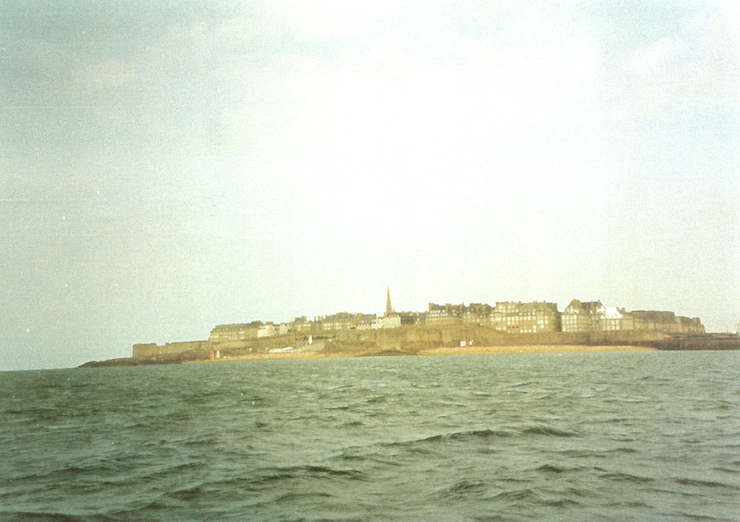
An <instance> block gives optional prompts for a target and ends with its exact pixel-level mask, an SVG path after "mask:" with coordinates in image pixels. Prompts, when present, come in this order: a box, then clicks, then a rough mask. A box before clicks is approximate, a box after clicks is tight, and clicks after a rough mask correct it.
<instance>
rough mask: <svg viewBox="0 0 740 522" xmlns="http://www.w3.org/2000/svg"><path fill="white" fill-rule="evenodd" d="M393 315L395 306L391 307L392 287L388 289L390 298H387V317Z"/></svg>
mask: <svg viewBox="0 0 740 522" xmlns="http://www.w3.org/2000/svg"><path fill="white" fill-rule="evenodd" d="M391 314H393V306H391V287H390V286H389V287H388V296H387V297H386V298H385V315H391Z"/></svg>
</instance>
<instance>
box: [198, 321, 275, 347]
mask: <svg viewBox="0 0 740 522" xmlns="http://www.w3.org/2000/svg"><path fill="white" fill-rule="evenodd" d="M262 326H264V325H263V323H262V321H253V322H251V323H247V324H244V323H240V324H220V325H218V326H216V327H215V328H214V329H213V330H211V334H210V336H209V337H208V342H209V343H211V344H223V343H233V342H235V341H244V340H247V339H256V338H257V337H259V331H260V328H261V327H262Z"/></svg>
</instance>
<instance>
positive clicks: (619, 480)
mask: <svg viewBox="0 0 740 522" xmlns="http://www.w3.org/2000/svg"><path fill="white" fill-rule="evenodd" d="M738 519H740V352H621V353H587V354H583V353H578V354H563V355H558V354H523V355H480V356H456V357H387V358H363V359H333V360H307V361H269V362H254V363H247V362H242V363H231V364H226V363H214V364H201V365H185V366H159V367H136V368H98V369H74V370H54V371H30V372H9V373H0V520H24V521H25V520H34V521H35V520H42V521H43V520H70V521H75V520H91V521H98V520H100V521H108V520H173V521H174V520H177V521H180V520H281V521H283V520H284V521H293V520H295V521H298V520H306V521H309V520H311V521H313V520H357V521H360V520H404V521H406V520H425V521H427V520H445V521H447V520H476V521H497V520H738Z"/></svg>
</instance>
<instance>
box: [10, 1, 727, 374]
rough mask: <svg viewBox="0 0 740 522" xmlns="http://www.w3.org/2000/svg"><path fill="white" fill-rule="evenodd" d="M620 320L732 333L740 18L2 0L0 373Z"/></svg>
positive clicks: (606, 7) (512, 5)
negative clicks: (462, 306)
mask: <svg viewBox="0 0 740 522" xmlns="http://www.w3.org/2000/svg"><path fill="white" fill-rule="evenodd" d="M389 286H390V289H391V293H392V297H393V305H394V308H395V309H396V310H398V311H401V310H407V311H423V310H426V309H427V307H428V303H430V302H434V303H440V304H442V303H456V304H457V303H463V302H464V303H466V304H467V303H471V302H478V303H480V302H482V303H489V304H495V302H496V301H523V302H526V301H533V300H539V301H549V302H555V303H557V304H558V308H559V309H560V310H561V311H562V310H563V309H564V308H565V307H566V306H567V305H568V303H569V302H570V300H571V299H574V298H577V299H581V300H596V299H600V300H601V301H602V302H603V303H604V305H606V306H619V307H625V308H627V310H646V309H654V310H671V311H674V312H676V313H677V314H679V315H685V316H689V317H697V316H698V317H700V318H701V319H702V322H703V323H704V324H705V326H706V327H707V330H708V331H719V332H723V331H726V330H728V329H729V330H730V331H733V332H734V331H735V330H736V329H737V328H738V323H740V8H738V7H736V6H735V4H734V3H733V2H730V1H728V2H721V1H669V0H668V1H663V0H661V1H647V0H641V1H622V0H619V1H616V0H615V1H606V0H605V1H590V2H586V1H561V2H544V1H513V0H512V1H502V2H478V1H473V0H470V1H453V0H449V1H443V0H440V1H434V0H427V1H415V0H393V1H385V0H379V1H374V2H333V1H328V0H303V1H300V2H298V1H295V2H293V1H287V0H269V1H268V0H265V1H260V0H253V1H246V2H231V1H221V2H219V1H195V0H193V1H178V0H173V1H168V2H148V1H122V2H108V1H99V0H87V1H80V0H70V1H67V2H51V1H22V0H11V1H9V0H0V299H2V302H1V304H0V370H23V369H39V368H59V367H71V366H76V365H79V364H81V363H83V362H85V361H89V360H103V359H110V358H114V357H127V356H130V354H131V347H132V344H133V343H137V342H157V343H160V344H163V343H165V342H173V341H184V340H200V339H207V338H208V334H209V331H210V330H211V329H212V328H213V327H214V326H215V325H217V324H227V323H241V322H250V321H254V320H262V321H275V322H283V321H289V320H291V319H292V318H294V317H297V316H302V315H306V316H308V317H309V318H312V317H314V316H320V315H326V314H331V313H336V312H342V311H348V312H360V311H362V312H365V313H379V314H380V313H383V311H384V309H385V298H386V288H387V287H389Z"/></svg>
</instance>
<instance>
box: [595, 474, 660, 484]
mask: <svg viewBox="0 0 740 522" xmlns="http://www.w3.org/2000/svg"><path fill="white" fill-rule="evenodd" d="M600 477H601V478H605V479H607V480H612V481H617V482H634V483H637V484H644V483H646V482H653V481H655V479H654V478H652V477H640V476H638V475H632V474H631V473H622V472H612V473H602V474H601V475H600Z"/></svg>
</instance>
